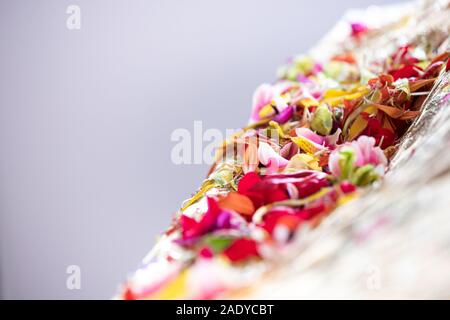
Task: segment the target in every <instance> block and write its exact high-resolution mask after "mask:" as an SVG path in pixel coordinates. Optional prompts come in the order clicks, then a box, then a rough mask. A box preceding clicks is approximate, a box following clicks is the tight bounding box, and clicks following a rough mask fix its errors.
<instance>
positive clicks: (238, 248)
mask: <svg viewBox="0 0 450 320" xmlns="http://www.w3.org/2000/svg"><path fill="white" fill-rule="evenodd" d="M223 254H224V255H225V256H226V257H228V259H230V260H231V262H239V261H242V260H246V259H248V258H252V257H259V253H258V250H257V245H256V242H255V241H253V240H251V239H237V240H235V241H234V242H233V243H232V244H231V245H230V246H229V247H228V248H227V249H225V251H224V252H223Z"/></svg>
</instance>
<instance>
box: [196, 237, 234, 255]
mask: <svg viewBox="0 0 450 320" xmlns="http://www.w3.org/2000/svg"><path fill="white" fill-rule="evenodd" d="M232 241H233V238H232V237H227V236H214V235H209V236H205V237H204V238H203V244H204V245H206V246H208V247H209V248H211V250H212V251H214V253H220V252H222V251H223V250H225V249H226V248H228V247H229V246H230V244H231V242H232Z"/></svg>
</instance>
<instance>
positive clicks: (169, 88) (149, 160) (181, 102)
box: [0, 0, 390, 299]
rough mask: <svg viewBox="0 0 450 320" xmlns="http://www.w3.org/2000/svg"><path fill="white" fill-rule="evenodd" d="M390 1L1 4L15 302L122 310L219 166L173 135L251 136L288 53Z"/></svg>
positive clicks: (4, 290)
mask: <svg viewBox="0 0 450 320" xmlns="http://www.w3.org/2000/svg"><path fill="white" fill-rule="evenodd" d="M389 2H390V1H389V0H385V1H380V0H340V1H319V0H315V1H294V0H292V1H290V0H281V1H280V0H277V1H275V0H273V1H261V0H252V1H242V0H227V1H224V0H221V1H211V0H209V1H208V0H201V1H199V0H190V1H180V0H177V1H175V0H164V1H162V0H160V1H156V0H150V1H138V0H133V1H130V0H123V1H117V0H72V1H62V0H53V1H51V0H39V1H37V0H30V1H20V0H19V1H17V0H1V1H0V46H1V50H0V297H1V298H8V299H11V298H19V299H23V298H29V299H36V298H39V299H47V298H50V299H54V298H62V299H77V298H87V299H91V298H101V299H103V298H104V299H108V298H110V297H111V296H112V295H113V294H114V292H115V290H116V289H117V287H118V284H119V283H120V282H122V281H123V280H124V279H125V276H126V275H127V273H128V272H130V271H132V270H133V269H134V268H136V267H137V266H138V265H139V263H140V261H141V259H142V258H143V257H144V255H145V254H146V253H147V252H148V251H149V249H150V248H151V247H152V245H153V243H154V241H155V237H156V235H157V234H158V233H160V232H161V231H163V230H164V229H165V228H166V227H167V226H168V224H169V222H170V218H171V216H172V213H173V212H174V210H176V209H177V208H178V207H179V204H180V202H181V201H182V200H184V199H186V198H187V197H188V196H189V195H190V193H191V192H193V191H194V190H195V189H196V188H197V186H198V185H199V183H200V181H201V180H202V178H203V177H204V175H205V173H206V171H207V169H208V166H207V165H175V164H173V163H172V162H171V158H170V152H171V149H172V147H173V146H174V145H175V143H174V142H171V140H170V135H171V133H172V131H173V130H174V129H177V128H186V129H188V130H190V131H192V130H193V122H194V121H195V120H202V121H203V127H204V129H208V128H219V129H221V130H224V129H226V128H238V127H240V126H242V125H243V124H245V123H246V121H247V118H248V115H249V112H250V104H251V96H252V93H253V91H254V89H255V88H256V87H257V86H258V84H260V83H262V82H268V81H269V82H270V81H272V80H273V79H274V78H275V71H276V68H277V66H279V65H280V64H281V63H283V62H284V61H285V59H286V58H287V57H288V56H290V55H292V54H295V53H300V52H303V51H305V50H307V49H308V48H309V47H311V46H312V45H313V44H314V43H315V42H316V41H317V40H318V38H320V37H321V36H322V35H323V34H324V33H325V32H326V31H327V30H328V29H329V28H331V27H332V25H333V24H334V23H335V22H336V20H337V19H339V17H340V16H341V15H342V14H343V12H344V11H345V10H347V9H348V8H351V7H366V6H368V5H370V4H383V3H389ZM71 4H74V5H78V6H79V7H80V9H81V29H80V30H68V29H67V27H66V19H67V18H68V16H69V15H68V14H67V13H66V8H67V6H68V5H71ZM69 265H78V266H80V268H81V289H80V290H68V289H67V288H66V279H67V276H68V275H67V274H66V268H67V266H69Z"/></svg>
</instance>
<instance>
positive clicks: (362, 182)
mask: <svg viewBox="0 0 450 320" xmlns="http://www.w3.org/2000/svg"><path fill="white" fill-rule="evenodd" d="M378 178H379V177H378V174H377V173H376V172H375V168H374V166H373V165H371V164H367V165H365V166H363V167H359V168H358V169H356V171H355V172H354V174H353V176H352V182H353V183H354V184H356V185H357V186H367V185H369V184H371V183H373V182H374V181H376V180H378Z"/></svg>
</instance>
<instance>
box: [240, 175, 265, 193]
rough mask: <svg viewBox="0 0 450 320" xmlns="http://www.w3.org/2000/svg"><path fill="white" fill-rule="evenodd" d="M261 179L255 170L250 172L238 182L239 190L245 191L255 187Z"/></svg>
mask: <svg viewBox="0 0 450 320" xmlns="http://www.w3.org/2000/svg"><path fill="white" fill-rule="evenodd" d="M260 181H261V178H260V177H259V176H258V174H256V173H255V172H249V173H247V174H246V175H245V176H243V177H242V179H241V181H239V184H238V192H239V193H245V192H247V191H249V190H250V189H251V188H253V187H254V186H255V185H256V184H257V183H258V182H260Z"/></svg>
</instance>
